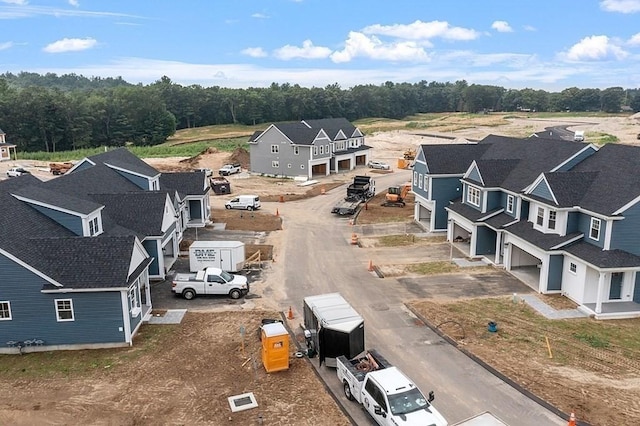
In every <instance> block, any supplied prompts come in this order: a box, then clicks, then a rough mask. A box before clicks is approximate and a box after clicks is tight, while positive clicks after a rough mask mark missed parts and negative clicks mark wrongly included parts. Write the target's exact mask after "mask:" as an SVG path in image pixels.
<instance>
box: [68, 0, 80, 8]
mask: <svg viewBox="0 0 640 426" xmlns="http://www.w3.org/2000/svg"><path fill="white" fill-rule="evenodd" d="M69 4H70V5H71V6H74V7H78V6H80V2H79V1H78V0H69Z"/></svg>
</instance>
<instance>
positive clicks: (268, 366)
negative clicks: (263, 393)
mask: <svg viewBox="0 0 640 426" xmlns="http://www.w3.org/2000/svg"><path fill="white" fill-rule="evenodd" d="M261 340H262V365H264V369H265V370H267V373H273V372H276V371H282V370H288V369H289V333H288V332H287V329H286V328H285V327H284V325H283V324H282V323H281V322H274V323H271V324H265V325H263V326H262V336H261Z"/></svg>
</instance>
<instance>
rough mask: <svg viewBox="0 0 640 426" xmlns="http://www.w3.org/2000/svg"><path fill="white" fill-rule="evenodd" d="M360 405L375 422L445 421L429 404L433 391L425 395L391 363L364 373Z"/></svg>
mask: <svg viewBox="0 0 640 426" xmlns="http://www.w3.org/2000/svg"><path fill="white" fill-rule="evenodd" d="M361 398H362V405H363V406H364V408H365V410H367V412H368V413H369V414H370V415H371V417H373V419H374V420H375V421H376V423H378V424H379V425H385V426H386V425H399V424H402V425H407V426H408V425H416V426H418V425H437V426H444V425H447V421H446V420H445V419H444V417H442V415H441V414H440V413H439V412H438V411H437V410H436V409H435V408H434V407H433V406H432V405H431V402H432V401H433V400H434V395H433V392H430V393H429V396H428V397H425V396H424V395H423V394H422V392H421V391H420V389H418V388H417V387H416V385H415V384H413V382H412V381H411V380H409V378H408V377H407V376H405V375H404V373H403V372H402V371H400V370H398V369H397V368H395V367H391V368H386V369H384V370H380V371H376V372H374V373H371V374H369V375H367V377H365V379H364V384H363V386H362V396H361Z"/></svg>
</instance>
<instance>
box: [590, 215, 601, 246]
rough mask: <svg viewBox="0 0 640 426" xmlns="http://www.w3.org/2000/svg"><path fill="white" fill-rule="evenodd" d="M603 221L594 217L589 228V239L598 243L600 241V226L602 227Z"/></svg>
mask: <svg viewBox="0 0 640 426" xmlns="http://www.w3.org/2000/svg"><path fill="white" fill-rule="evenodd" d="M601 224H602V223H601V221H600V219H598V218H596V217H592V218H591V226H590V227H589V228H590V229H589V238H591V239H592V240H596V241H598V240H599V239H600V226H601Z"/></svg>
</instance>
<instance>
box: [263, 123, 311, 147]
mask: <svg viewBox="0 0 640 426" xmlns="http://www.w3.org/2000/svg"><path fill="white" fill-rule="evenodd" d="M274 126H275V127H276V128H277V129H278V130H280V131H281V132H282V133H283V134H284V135H285V136H286V137H287V138H288V139H289V140H290V141H291V142H292V143H295V144H297V145H311V144H313V141H314V140H315V139H316V137H317V136H318V133H320V130H319V129H310V128H309V127H308V126H307V125H305V124H304V123H300V122H294V123H287V122H285V123H274Z"/></svg>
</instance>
